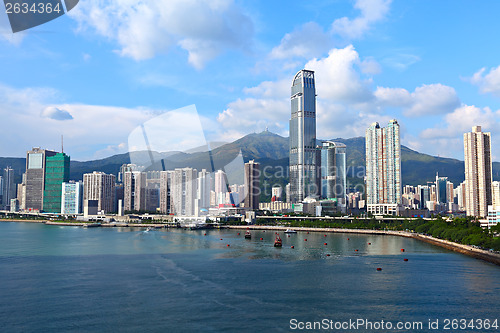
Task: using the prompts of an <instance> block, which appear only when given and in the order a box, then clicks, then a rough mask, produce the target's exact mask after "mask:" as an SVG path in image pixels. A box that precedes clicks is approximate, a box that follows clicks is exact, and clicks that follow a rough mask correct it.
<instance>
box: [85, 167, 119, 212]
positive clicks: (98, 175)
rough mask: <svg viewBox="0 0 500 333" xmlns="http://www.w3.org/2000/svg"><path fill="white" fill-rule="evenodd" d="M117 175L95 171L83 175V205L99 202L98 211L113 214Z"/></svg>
mask: <svg viewBox="0 0 500 333" xmlns="http://www.w3.org/2000/svg"><path fill="white" fill-rule="evenodd" d="M115 180H116V177H115V175H108V174H106V173H104V172H97V171H94V172H93V173H86V174H84V175H83V205H84V208H85V206H87V207H88V206H89V201H97V211H98V212H101V211H104V213H111V212H113V211H114V210H115Z"/></svg>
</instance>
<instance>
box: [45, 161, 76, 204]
mask: <svg viewBox="0 0 500 333" xmlns="http://www.w3.org/2000/svg"><path fill="white" fill-rule="evenodd" d="M69 160H70V158H69V156H68V155H66V154H65V153H57V154H55V155H54V156H47V157H46V159H45V161H46V165H45V188H44V191H43V210H44V211H45V212H48V213H60V212H61V194H62V187H61V185H62V183H64V182H67V181H69V163H70V161H69Z"/></svg>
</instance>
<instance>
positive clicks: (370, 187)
mask: <svg viewBox="0 0 500 333" xmlns="http://www.w3.org/2000/svg"><path fill="white" fill-rule="evenodd" d="M366 194H367V195H366V198H367V205H368V211H369V212H371V213H372V214H377V215H378V214H384V215H385V214H386V213H387V212H391V213H392V212H395V211H397V209H395V208H393V207H394V205H396V206H398V205H401V201H402V199H401V143H400V134H399V124H398V122H397V121H396V120H395V119H393V120H391V121H389V124H388V125H387V127H384V128H381V127H380V125H379V124H378V123H373V124H372V125H370V127H369V128H368V129H367V130H366ZM376 206H379V207H376Z"/></svg>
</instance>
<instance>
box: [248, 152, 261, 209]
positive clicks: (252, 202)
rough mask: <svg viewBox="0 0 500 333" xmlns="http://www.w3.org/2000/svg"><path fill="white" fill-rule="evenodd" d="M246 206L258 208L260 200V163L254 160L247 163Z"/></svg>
mask: <svg viewBox="0 0 500 333" xmlns="http://www.w3.org/2000/svg"><path fill="white" fill-rule="evenodd" d="M245 192H246V194H247V195H246V197H245V208H248V209H250V210H258V209H259V202H260V199H259V197H260V164H259V163H257V162H255V161H254V160H251V161H248V163H245Z"/></svg>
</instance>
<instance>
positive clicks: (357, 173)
mask: <svg viewBox="0 0 500 333" xmlns="http://www.w3.org/2000/svg"><path fill="white" fill-rule="evenodd" d="M319 141H320V140H318V142H319ZM331 141H337V142H342V143H344V144H345V145H346V146H347V175H348V182H349V183H350V184H351V185H355V184H359V183H362V182H363V176H364V166H365V138H364V137H357V138H351V139H342V138H336V139H332V140H331ZM288 145H289V143H288V138H285V137H282V136H279V135H277V134H274V133H271V132H268V131H265V132H261V133H253V134H249V135H246V136H244V137H242V138H241V139H238V140H236V141H234V142H231V143H227V144H224V145H222V146H219V147H217V148H215V149H213V150H212V160H213V161H214V162H215V163H214V168H215V169H219V168H221V167H223V166H224V165H226V164H227V163H229V162H231V161H232V160H233V159H234V158H235V157H236V156H237V155H238V153H239V152H240V151H241V153H242V155H243V159H244V160H245V162H247V161H249V160H252V159H253V160H256V161H257V162H259V163H261V169H262V170H263V171H266V172H265V174H266V176H265V177H263V179H262V185H263V187H267V188H269V191H270V187H271V186H272V185H274V184H280V185H282V186H284V185H286V183H288V151H289V146H288ZM401 153H402V166H401V167H402V178H403V184H404V185H407V184H408V185H418V184H425V183H426V182H428V181H433V180H434V179H435V177H436V172H439V175H440V176H444V177H448V179H449V180H450V181H451V182H453V183H454V184H455V186H456V185H458V184H459V183H461V182H462V181H463V180H464V162H463V161H460V160H457V159H452V158H443V157H435V156H431V155H427V154H422V153H419V152H417V151H414V150H412V149H410V148H408V147H405V146H402V147H401ZM151 158H153V161H156V163H155V164H154V165H153V167H158V168H159V167H160V166H161V162H160V161H161V160H162V159H163V164H164V166H165V169H167V170H172V169H175V168H178V167H185V166H189V167H193V168H197V169H202V168H205V169H208V170H211V159H210V155H209V153H208V152H206V151H203V149H201V148H200V149H195V150H193V151H192V152H191V153H183V152H163V153H159V152H152V153H151V155H150V154H149V152H134V153H133V155H132V161H134V162H137V163H138V164H141V163H144V162H148V164H150V163H149V162H150V161H151ZM130 161H131V158H130V155H129V154H128V153H125V154H118V155H113V156H110V157H107V158H104V159H99V160H94V161H86V162H79V161H71V173H70V178H71V179H73V180H80V179H82V178H83V174H84V173H88V172H92V171H103V172H106V173H111V174H115V175H116V174H118V172H119V170H120V166H121V165H122V164H126V163H130ZM25 165H26V161H25V159H24V158H11V157H3V158H0V168H2V169H3V168H5V167H6V166H11V167H12V168H14V169H15V171H16V172H15V174H16V181H17V182H20V181H21V177H22V173H23V172H24V169H25ZM161 167H163V166H161ZM493 178H494V179H495V180H497V179H500V163H498V162H494V163H493ZM263 190H265V189H263Z"/></svg>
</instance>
